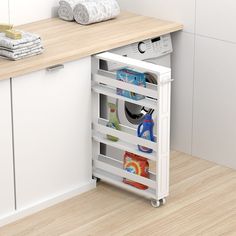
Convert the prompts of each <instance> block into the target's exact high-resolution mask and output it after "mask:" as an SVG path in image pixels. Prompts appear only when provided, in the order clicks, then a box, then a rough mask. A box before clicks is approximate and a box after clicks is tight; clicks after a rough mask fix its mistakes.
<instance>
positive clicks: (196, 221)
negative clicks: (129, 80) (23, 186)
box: [0, 152, 236, 236]
mask: <svg viewBox="0 0 236 236" xmlns="http://www.w3.org/2000/svg"><path fill="white" fill-rule="evenodd" d="M0 235H1V236H36V235H37V236H38V235H40V236H41V235H42V236H83V235H87V236H100V235H101V236H106V235H117V236H123V235H135V236H141V235H142V236H148V235H157V236H158V235H160V236H165V235H167V236H171V235H174V236H177V235H186V236H192V235H214V236H215V235H234V236H235V235H236V171H235V170H232V169H229V168H225V167H222V166H219V165H216V164H214V163H211V162H207V161H204V160H201V159H198V158H194V157H191V156H188V155H186V154H182V153H179V152H172V158H171V191H170V197H168V199H167V204H166V205H165V206H163V207H161V208H158V209H154V208H152V207H151V206H150V202H149V201H148V200H145V199H143V198H141V197H138V196H135V195H133V194H131V193H128V192H125V191H122V190H120V189H117V188H115V187H112V186H109V185H107V184H105V183H99V186H98V188H97V189H95V190H92V191H90V192H87V193H85V194H83V195H80V196H78V197H75V198H73V199H71V200H68V201H65V202H63V203H60V204H58V205H56V206H53V207H51V208H48V209H46V210H43V211H41V212H39V213H37V214H35V215H32V216H30V217H27V218H25V219H22V220H20V221H18V222H15V223H13V224H10V225H7V226H5V227H3V228H0Z"/></svg>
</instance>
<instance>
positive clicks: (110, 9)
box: [73, 0, 120, 25]
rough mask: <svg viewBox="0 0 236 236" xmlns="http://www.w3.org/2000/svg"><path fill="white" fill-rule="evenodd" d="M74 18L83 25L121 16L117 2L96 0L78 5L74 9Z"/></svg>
mask: <svg viewBox="0 0 236 236" xmlns="http://www.w3.org/2000/svg"><path fill="white" fill-rule="evenodd" d="M73 13H74V18H75V20H76V22H78V23H79V24H82V25H88V24H92V23H95V22H100V21H105V20H109V19H112V18H115V17H116V16H118V15H119V14H120V7H119V4H118V3H117V1H116V0H100V1H98V0H96V1H88V2H87V1H86V2H81V3H78V4H77V5H76V6H75V8H74V11H73Z"/></svg>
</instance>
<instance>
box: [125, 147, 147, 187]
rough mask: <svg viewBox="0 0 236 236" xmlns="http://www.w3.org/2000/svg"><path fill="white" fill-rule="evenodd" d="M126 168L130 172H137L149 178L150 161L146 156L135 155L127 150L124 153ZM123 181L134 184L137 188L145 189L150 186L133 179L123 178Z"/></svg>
mask: <svg viewBox="0 0 236 236" xmlns="http://www.w3.org/2000/svg"><path fill="white" fill-rule="evenodd" d="M124 170H126V171H128V172H129V173H132V174H136V175H139V176H142V177H145V178H149V172H148V171H149V163H148V161H147V159H146V158H144V157H141V156H138V155H135V154H133V153H130V152H125V155H124ZM123 182H124V183H126V184H129V185H132V186H134V187H136V188H139V189H142V190H145V189H147V188H148V186H146V185H143V184H140V183H137V182H134V181H132V180H129V179H126V178H124V179H123Z"/></svg>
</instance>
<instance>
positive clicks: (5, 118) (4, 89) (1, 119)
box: [0, 80, 14, 218]
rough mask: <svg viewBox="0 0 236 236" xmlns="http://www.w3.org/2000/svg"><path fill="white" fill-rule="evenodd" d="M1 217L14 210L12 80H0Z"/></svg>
mask: <svg viewBox="0 0 236 236" xmlns="http://www.w3.org/2000/svg"><path fill="white" fill-rule="evenodd" d="M0 114H1V115H0V186H1V192H0V218H1V217H4V216H6V215H8V214H9V213H11V212H12V211H14V180H13V179H14V178H13V176H14V175H13V151H12V128H11V127H12V125H11V96H10V80H4V81H0Z"/></svg>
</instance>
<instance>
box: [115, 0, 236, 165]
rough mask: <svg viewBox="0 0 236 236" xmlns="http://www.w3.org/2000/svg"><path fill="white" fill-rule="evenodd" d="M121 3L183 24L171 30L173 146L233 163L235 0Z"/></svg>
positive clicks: (235, 131) (134, 0) (235, 134)
mask: <svg viewBox="0 0 236 236" xmlns="http://www.w3.org/2000/svg"><path fill="white" fill-rule="evenodd" d="M119 2H120V4H121V7H122V8H123V9H125V10H129V11H134V12H137V13H141V14H144V15H149V16H153V17H156V18H162V19H168V20H173V21H178V22H182V23H183V24H184V31H183V32H181V33H175V34H174V35H173V44H174V50H175V51H174V53H173V57H172V63H173V77H174V79H175V82H174V83H173V94H172V129H171V141H172V142H171V143H172V148H174V149H177V150H180V151H184V152H186V153H190V154H193V155H195V156H198V157H201V158H204V159H207V160H210V161H214V162H217V163H220V164H223V165H226V166H229V167H232V168H236V145H235V140H236V125H235V120H236V76H235V66H236V25H235V24H236V23H235V22H236V17H235V12H236V2H235V1H234V0H217V1H215V0H175V1H172V0H145V1H137V0H119Z"/></svg>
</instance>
